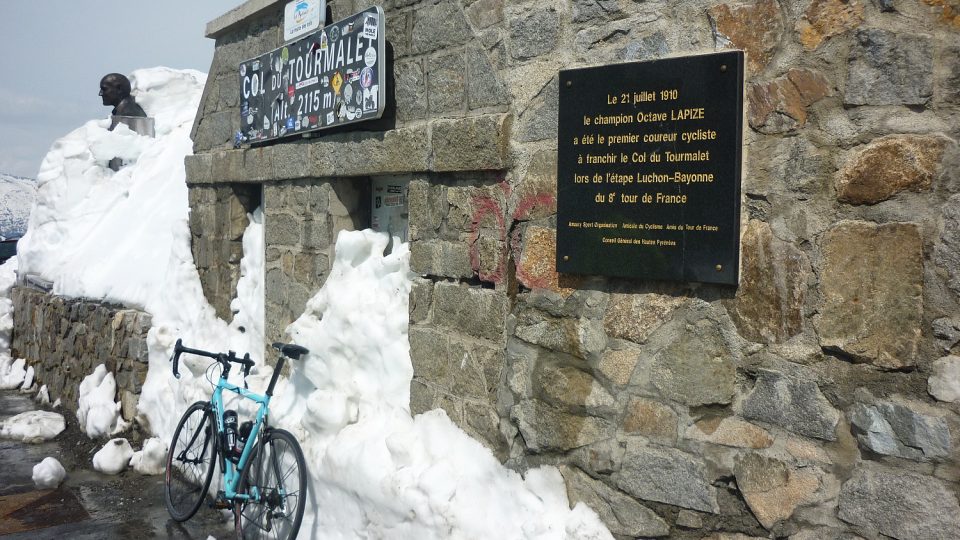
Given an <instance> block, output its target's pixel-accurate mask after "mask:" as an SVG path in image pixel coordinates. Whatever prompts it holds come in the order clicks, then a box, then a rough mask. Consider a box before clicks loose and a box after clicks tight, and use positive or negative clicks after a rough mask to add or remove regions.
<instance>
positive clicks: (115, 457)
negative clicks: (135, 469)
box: [93, 438, 133, 474]
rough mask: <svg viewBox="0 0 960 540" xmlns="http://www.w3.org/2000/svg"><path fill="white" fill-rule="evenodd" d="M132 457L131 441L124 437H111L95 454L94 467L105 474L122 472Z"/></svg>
mask: <svg viewBox="0 0 960 540" xmlns="http://www.w3.org/2000/svg"><path fill="white" fill-rule="evenodd" d="M132 457H133V447H132V446H130V441H128V440H126V439H123V438H117V439H110V440H109V441H107V444H105V445H103V448H101V449H100V450H97V453H96V454H94V455H93V468H94V469H96V470H98V471H100V472H102V473H104V474H120V473H121V472H123V470H124V469H126V468H127V465H128V464H129V463H130V458H132Z"/></svg>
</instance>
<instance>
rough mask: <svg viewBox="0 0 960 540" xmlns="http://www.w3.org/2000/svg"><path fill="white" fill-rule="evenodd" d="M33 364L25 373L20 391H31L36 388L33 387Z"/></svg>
mask: <svg viewBox="0 0 960 540" xmlns="http://www.w3.org/2000/svg"><path fill="white" fill-rule="evenodd" d="M33 376H34V372H33V366H27V372H26V373H25V374H24V375H23V383H22V384H21V385H20V391H21V392H23V393H30V392H33V391H34V390H36V388H34V387H33Z"/></svg>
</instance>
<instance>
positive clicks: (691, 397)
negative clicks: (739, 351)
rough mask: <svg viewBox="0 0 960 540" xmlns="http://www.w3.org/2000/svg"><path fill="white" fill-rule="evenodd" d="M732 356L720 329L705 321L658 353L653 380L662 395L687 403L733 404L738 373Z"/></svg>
mask: <svg viewBox="0 0 960 540" xmlns="http://www.w3.org/2000/svg"><path fill="white" fill-rule="evenodd" d="M732 358H733V351H731V350H730V348H729V347H728V346H727V344H726V343H725V342H724V339H723V335H722V334H721V332H720V329H719V328H718V327H717V326H716V324H714V323H712V322H711V321H708V320H702V321H699V322H698V323H696V324H694V325H689V326H687V327H686V328H684V330H682V331H681V332H679V333H677V335H676V338H674V339H673V340H672V341H670V343H669V344H667V345H666V346H665V347H664V348H663V349H661V350H660V351H659V352H658V353H657V354H656V355H655V357H654V363H653V370H652V372H651V373H650V380H651V382H652V383H653V385H654V386H655V387H656V388H657V390H659V391H660V395H662V396H663V397H665V398H667V399H671V400H674V401H677V402H679V403H683V404H684V405H689V406H698V405H710V404H726V403H730V402H731V401H732V400H733V393H734V384H735V382H736V374H737V370H736V365H734V363H733V360H732Z"/></svg>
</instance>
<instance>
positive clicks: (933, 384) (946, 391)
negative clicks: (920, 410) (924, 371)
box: [927, 355, 960, 403]
mask: <svg viewBox="0 0 960 540" xmlns="http://www.w3.org/2000/svg"><path fill="white" fill-rule="evenodd" d="M932 371H933V372H932V373H931V374H930V378H929V379H927V391H928V392H929V393H930V395H931V396H933V397H935V398H937V399H938V400H940V401H946V402H947V403H956V402H958V401H960V356H953V355H951V356H944V357H943V358H940V359H938V360H937V361H936V362H934V363H933V370H932Z"/></svg>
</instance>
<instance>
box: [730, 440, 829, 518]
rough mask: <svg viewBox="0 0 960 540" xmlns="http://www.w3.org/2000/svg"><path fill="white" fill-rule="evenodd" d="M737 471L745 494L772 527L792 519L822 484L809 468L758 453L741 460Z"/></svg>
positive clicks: (752, 508)
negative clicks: (794, 465)
mask: <svg viewBox="0 0 960 540" xmlns="http://www.w3.org/2000/svg"><path fill="white" fill-rule="evenodd" d="M735 471H736V473H735V474H736V478H737V487H738V488H740V492H741V493H742V494H743V498H744V499H745V500H746V501H747V504H748V505H749V506H750V510H751V511H753V515H754V516H756V517H757V520H758V521H760V524H761V525H763V526H764V527H766V528H768V529H770V528H771V527H773V526H774V525H775V524H776V523H778V522H780V521H784V520H787V519H790V517H791V516H792V515H793V513H794V511H795V510H796V509H797V507H798V506H800V505H801V504H804V503H808V502H812V499H813V497H812V496H813V494H814V492H816V491H817V489H818V488H819V487H820V479H819V478H817V475H816V474H815V473H813V472H811V470H810V469H809V468H808V469H794V468H791V467H789V466H788V465H787V464H785V463H783V462H782V461H778V460H776V459H770V458H765V457H762V456H759V455H757V454H747V455H746V456H745V457H744V458H743V459H741V460H740V461H738V462H737V465H736V468H735Z"/></svg>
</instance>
